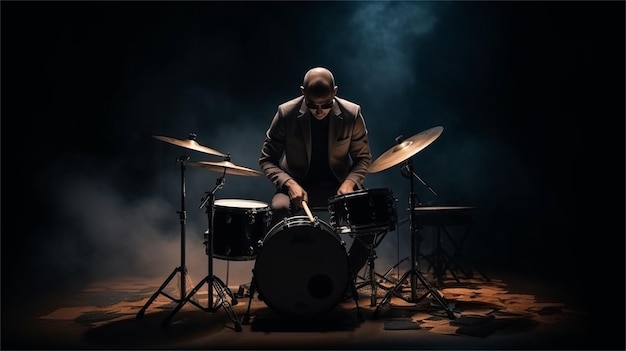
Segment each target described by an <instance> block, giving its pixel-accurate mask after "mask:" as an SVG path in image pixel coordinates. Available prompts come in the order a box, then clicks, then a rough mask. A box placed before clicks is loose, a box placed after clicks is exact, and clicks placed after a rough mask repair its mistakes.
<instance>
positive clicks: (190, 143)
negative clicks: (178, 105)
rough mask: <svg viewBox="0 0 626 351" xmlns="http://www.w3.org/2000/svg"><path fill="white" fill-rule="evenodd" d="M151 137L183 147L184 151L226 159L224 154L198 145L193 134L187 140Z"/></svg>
mask: <svg viewBox="0 0 626 351" xmlns="http://www.w3.org/2000/svg"><path fill="white" fill-rule="evenodd" d="M152 137H154V138H155V139H158V140H161V141H164V142H166V143H169V144H173V145H177V146H181V147H184V148H186V149H190V150H195V151H200V152H204V153H205V154H210V155H216V156H223V157H226V155H225V154H223V153H221V152H219V151H217V150H214V149H211V148H209V147H206V146H202V145H200V144H198V142H197V141H196V140H195V137H196V136H195V135H194V134H191V135H189V139H186V140H180V139H174V138H170V137H166V136H161V135H153V136H152Z"/></svg>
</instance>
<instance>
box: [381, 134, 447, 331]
mask: <svg viewBox="0 0 626 351" xmlns="http://www.w3.org/2000/svg"><path fill="white" fill-rule="evenodd" d="M442 131H443V127H441V126H438V127H433V128H430V129H428V130H425V131H423V132H420V133H418V134H416V135H414V136H413V137H411V138H409V139H407V140H402V136H399V137H397V138H396V143H397V145H396V146H395V147H393V148H391V149H389V150H388V151H386V152H385V153H383V154H382V155H381V156H380V157H379V158H378V159H376V160H375V161H374V162H373V163H372V165H371V166H370V170H369V171H370V172H372V173H373V172H378V171H381V170H384V169H387V168H389V167H391V166H394V165H396V164H398V163H401V162H402V167H401V173H402V175H403V176H404V177H405V178H409V180H410V181H409V183H410V189H409V190H410V191H409V208H410V209H411V211H410V215H409V233H410V234H411V269H410V270H408V271H407V272H405V273H404V274H403V275H402V277H400V279H399V280H398V282H397V283H396V285H395V286H394V287H393V288H392V289H390V290H389V291H388V292H387V294H386V295H385V297H384V298H383V299H382V300H381V302H380V303H379V304H378V306H377V307H376V310H375V311H374V313H373V314H372V318H377V317H378V314H379V311H380V308H381V307H382V306H383V305H385V304H386V303H387V302H388V301H389V299H390V298H391V295H392V294H395V293H396V292H397V290H398V289H399V288H400V287H401V286H402V285H403V284H404V282H405V281H406V280H407V279H408V278H410V287H411V296H410V299H405V298H404V297H403V300H405V301H407V302H412V303H417V302H419V301H421V300H422V299H424V298H425V297H426V296H428V295H431V296H432V297H433V298H434V299H435V300H436V301H437V303H439V305H440V306H441V307H442V308H443V309H444V310H445V311H446V314H447V315H448V318H450V319H455V318H456V316H455V315H454V313H453V311H452V310H451V309H450V307H449V306H448V303H447V302H446V300H445V299H444V298H443V297H442V296H441V295H440V294H439V292H437V290H436V289H434V288H433V286H432V285H431V284H430V283H429V282H428V281H427V280H426V278H424V276H423V275H422V273H421V272H420V267H419V262H418V260H417V253H418V252H419V240H421V234H420V229H419V225H418V223H417V221H416V217H417V216H416V211H415V207H416V200H417V202H418V203H421V201H419V199H417V195H416V193H415V189H414V181H413V179H414V178H416V179H418V180H420V182H422V184H424V185H425V186H426V187H427V188H428V189H429V190H430V191H431V192H433V193H434V194H435V195H436V193H435V192H434V190H432V188H431V187H430V186H428V185H427V184H426V183H425V182H424V181H423V180H422V179H421V178H419V176H417V174H416V173H415V171H414V168H413V162H412V161H411V156H413V155H414V154H415V153H417V152H419V151H420V150H422V149H424V148H425V147H426V146H428V145H430V143H432V142H433V141H434V140H435V139H436V138H437V137H439V135H441V132H442ZM417 280H419V282H420V283H421V284H422V285H423V286H424V287H425V288H426V289H427V292H426V293H425V294H423V295H422V296H421V297H419V298H418V296H417Z"/></svg>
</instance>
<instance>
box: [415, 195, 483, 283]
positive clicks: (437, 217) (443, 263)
mask: <svg viewBox="0 0 626 351" xmlns="http://www.w3.org/2000/svg"><path fill="white" fill-rule="evenodd" d="M473 209H474V207H471V206H417V207H416V208H415V211H416V212H417V213H419V215H418V218H420V225H421V226H422V227H423V226H433V227H434V228H435V248H434V249H433V251H432V252H431V253H430V254H429V255H423V254H422V256H423V257H424V259H425V260H426V261H427V262H428V263H429V266H428V270H429V271H430V270H431V269H432V270H433V271H434V274H435V277H437V281H438V283H439V285H440V286H442V285H443V279H444V277H445V274H446V272H450V274H451V275H452V276H453V277H454V279H455V280H456V281H457V283H460V279H459V277H458V275H457V271H459V272H461V273H462V274H463V275H464V276H465V278H471V277H472V276H473V271H474V269H475V268H473V267H472V266H471V265H469V264H467V263H466V262H463V261H464V260H463V257H462V254H461V253H460V249H461V247H462V245H463V243H464V242H465V239H466V238H467V235H468V233H469V231H470V229H471V222H472V218H471V217H472V216H471V211H472V210H473ZM449 226H466V229H465V231H464V232H463V235H462V236H461V240H460V242H459V243H458V244H457V243H456V242H455V240H454V239H453V237H452V235H451V233H450V232H449V231H448V229H447V228H446V227H449ZM446 238H447V241H446V240H445V239H446ZM446 243H448V244H449V245H448V247H449V248H451V249H452V253H449V252H448V251H447V250H446V249H445V247H444V246H445V244H446ZM476 270H477V271H478V273H480V275H482V276H483V278H484V279H485V280H487V281H490V279H489V277H487V275H485V274H484V273H483V272H482V271H480V270H478V269H476Z"/></svg>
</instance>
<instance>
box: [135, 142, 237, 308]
mask: <svg viewBox="0 0 626 351" xmlns="http://www.w3.org/2000/svg"><path fill="white" fill-rule="evenodd" d="M153 137H154V138H155V139H157V140H161V141H164V142H167V143H169V144H173V145H177V146H180V147H183V148H186V149H190V150H195V151H200V152H204V153H207V154H211V155H216V156H226V155H224V154H223V153H221V152H219V151H217V150H214V149H211V148H208V147H206V146H202V145H200V144H198V142H197V141H196V134H194V133H189V137H188V139H187V140H180V139H175V138H170V137H166V136H160V135H153ZM176 163H178V164H180V207H181V208H180V211H178V215H179V220H180V266H178V267H176V268H174V270H173V271H172V273H171V274H170V275H169V276H168V277H167V279H165V281H164V282H163V284H161V286H160V287H159V289H158V290H157V291H156V292H155V293H154V294H153V295H152V296H151V297H150V299H148V301H147V302H146V304H145V305H144V306H143V307H142V308H141V309H140V310H139V312H137V318H141V317H143V315H144V314H145V312H146V309H147V308H148V306H150V304H152V302H153V301H154V300H155V299H156V298H157V297H158V296H159V295H163V296H165V297H167V298H168V299H170V300H172V301H174V302H178V303H180V302H182V301H183V299H184V297H185V294H187V287H186V280H187V278H188V276H187V274H188V272H187V266H186V265H185V234H186V223H187V213H186V212H185V165H186V164H187V163H189V156H188V155H186V154H183V155H182V156H179V157H178V158H177V159H176ZM177 273H179V274H180V298H175V297H173V296H171V295H169V294H167V293H166V292H164V291H163V290H164V289H165V287H166V286H167V285H168V284H169V283H170V281H171V280H172V279H173V278H174V276H176V274H177Z"/></svg>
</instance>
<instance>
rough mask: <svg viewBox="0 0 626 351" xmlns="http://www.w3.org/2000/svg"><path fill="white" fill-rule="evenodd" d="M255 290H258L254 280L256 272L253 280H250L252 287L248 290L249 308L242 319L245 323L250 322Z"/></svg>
mask: <svg viewBox="0 0 626 351" xmlns="http://www.w3.org/2000/svg"><path fill="white" fill-rule="evenodd" d="M255 290H256V285H255V281H254V272H253V274H252V280H251V281H250V289H249V291H248V294H249V299H248V309H246V314H244V316H243V321H242V324H243V325H248V324H250V306H251V305H252V299H253V297H254V293H255Z"/></svg>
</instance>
